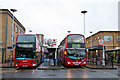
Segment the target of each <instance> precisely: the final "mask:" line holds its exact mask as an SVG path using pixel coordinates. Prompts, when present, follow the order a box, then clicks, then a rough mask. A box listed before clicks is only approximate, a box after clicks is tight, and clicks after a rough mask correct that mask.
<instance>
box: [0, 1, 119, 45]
mask: <svg viewBox="0 0 120 80" xmlns="http://www.w3.org/2000/svg"><path fill="white" fill-rule="evenodd" d="M118 1H119V0H0V8H1V9H11V8H13V9H17V12H15V13H14V15H15V17H16V18H17V19H18V20H19V21H20V22H21V23H22V25H23V26H24V27H25V28H26V33H28V28H29V29H31V30H32V31H33V33H38V34H44V36H45V38H53V39H58V44H59V42H60V41H61V40H62V39H63V38H64V37H65V36H66V35H67V34H68V33H67V31H69V30H70V31H71V33H80V34H84V25H83V23H84V22H83V21H84V19H83V14H82V13H81V11H82V10H87V11H88V13H86V14H85V16H86V37H88V36H90V35H91V34H90V33H89V32H90V31H93V33H96V32H98V31H100V30H117V29H118Z"/></svg>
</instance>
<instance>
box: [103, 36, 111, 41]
mask: <svg viewBox="0 0 120 80" xmlns="http://www.w3.org/2000/svg"><path fill="white" fill-rule="evenodd" d="M104 41H113V37H112V36H104Z"/></svg>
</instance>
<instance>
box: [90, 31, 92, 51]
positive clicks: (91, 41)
mask: <svg viewBox="0 0 120 80" xmlns="http://www.w3.org/2000/svg"><path fill="white" fill-rule="evenodd" d="M90 33H91V49H92V31H90Z"/></svg>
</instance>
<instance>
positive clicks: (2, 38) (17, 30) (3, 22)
mask: <svg viewBox="0 0 120 80" xmlns="http://www.w3.org/2000/svg"><path fill="white" fill-rule="evenodd" d="M12 20H13V14H12V13H11V12H10V11H9V10H8V9H0V63H1V62H6V60H8V58H10V56H13V54H12V51H11V49H10V48H11V47H12V39H13V46H14V45H15V40H16V35H17V34H24V33H25V28H24V26H23V25H22V24H21V23H20V22H19V21H18V20H17V18H16V17H14V27H13V37H12Z"/></svg>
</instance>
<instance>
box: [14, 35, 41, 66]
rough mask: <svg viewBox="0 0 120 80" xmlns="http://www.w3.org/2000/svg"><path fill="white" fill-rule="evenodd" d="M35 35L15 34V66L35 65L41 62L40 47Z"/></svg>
mask: <svg viewBox="0 0 120 80" xmlns="http://www.w3.org/2000/svg"><path fill="white" fill-rule="evenodd" d="M41 47H42V46H41V43H40V42H39V41H38V39H37V36H36V35H32V34H22V35H17V37H16V43H15V51H14V66H15V67H36V66H37V65H38V64H40V63H41V60H42V59H41V58H42V53H43V52H42V50H41V49H42V48H41Z"/></svg>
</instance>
